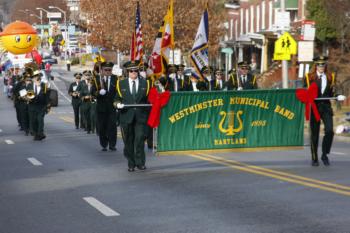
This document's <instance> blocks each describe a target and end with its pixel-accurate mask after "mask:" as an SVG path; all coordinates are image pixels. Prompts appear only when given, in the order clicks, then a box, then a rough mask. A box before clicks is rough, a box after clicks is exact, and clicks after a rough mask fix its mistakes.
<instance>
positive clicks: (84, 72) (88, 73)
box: [83, 70, 92, 75]
mask: <svg viewBox="0 0 350 233" xmlns="http://www.w3.org/2000/svg"><path fill="white" fill-rule="evenodd" d="M83 75H92V72H91V70H84V71H83Z"/></svg>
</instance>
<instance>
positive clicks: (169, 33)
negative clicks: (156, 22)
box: [161, 0, 175, 64]
mask: <svg viewBox="0 0 350 233" xmlns="http://www.w3.org/2000/svg"><path fill="white" fill-rule="evenodd" d="M173 5H174V3H173V0H170V2H169V5H168V11H167V14H166V15H165V16H164V20H163V22H164V30H163V34H162V47H161V51H162V55H163V57H164V59H165V60H166V62H167V64H168V63H169V57H170V50H172V49H174V47H175V42H174V7H173Z"/></svg>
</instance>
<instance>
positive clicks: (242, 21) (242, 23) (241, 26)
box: [240, 9, 244, 35]
mask: <svg viewBox="0 0 350 233" xmlns="http://www.w3.org/2000/svg"><path fill="white" fill-rule="evenodd" d="M243 13H244V11H243V9H241V14H240V15H241V22H240V29H241V35H243V26H244V18H243V17H244V16H243Z"/></svg>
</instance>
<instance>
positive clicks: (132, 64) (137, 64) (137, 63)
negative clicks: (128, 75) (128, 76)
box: [124, 61, 140, 70]
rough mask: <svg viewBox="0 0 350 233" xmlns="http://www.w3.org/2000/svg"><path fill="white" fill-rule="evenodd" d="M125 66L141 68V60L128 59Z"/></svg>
mask: <svg viewBox="0 0 350 233" xmlns="http://www.w3.org/2000/svg"><path fill="white" fill-rule="evenodd" d="M124 68H126V69H127V70H134V69H135V70H136V69H137V70H138V69H140V61H128V62H126V63H125V64H124Z"/></svg>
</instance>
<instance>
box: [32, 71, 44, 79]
mask: <svg viewBox="0 0 350 233" xmlns="http://www.w3.org/2000/svg"><path fill="white" fill-rule="evenodd" d="M32 76H33V77H40V78H41V77H42V76H43V74H42V73H41V72H40V70H36V71H34V72H33V75H32Z"/></svg>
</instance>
